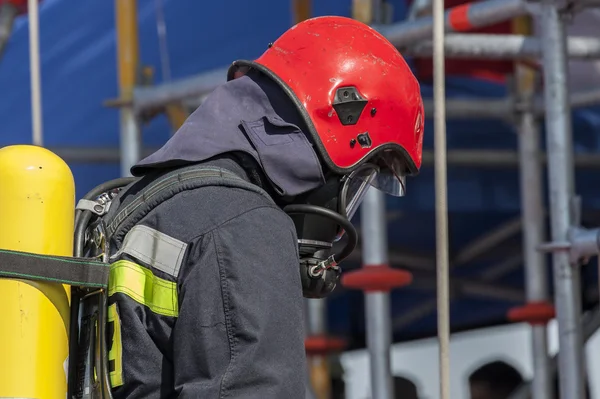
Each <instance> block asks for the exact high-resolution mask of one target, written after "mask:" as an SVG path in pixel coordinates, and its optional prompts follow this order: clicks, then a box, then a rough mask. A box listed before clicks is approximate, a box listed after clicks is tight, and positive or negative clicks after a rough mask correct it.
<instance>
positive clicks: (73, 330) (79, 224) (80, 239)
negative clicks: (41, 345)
mask: <svg viewBox="0 0 600 399" xmlns="http://www.w3.org/2000/svg"><path fill="white" fill-rule="evenodd" d="M135 180H136V178H133V177H121V178H118V179H114V180H109V181H107V182H105V183H102V184H99V185H98V186H96V187H94V188H93V189H92V190H90V191H89V192H88V193H87V194H86V195H84V196H83V199H86V200H89V201H93V200H95V199H96V198H98V197H99V196H100V195H102V194H103V193H105V192H107V191H111V190H115V189H118V188H121V187H125V186H127V185H129V184H131V183H133V182H134V181H135ZM92 215H93V213H92V212H91V211H88V210H81V209H77V210H75V232H74V240H73V241H74V242H73V255H74V256H75V257H83V256H84V248H85V232H86V229H87V227H88V224H89V222H90V220H91V219H92ZM83 295H84V292H83V291H82V290H81V289H79V288H77V287H71V325H70V328H69V337H70V339H69V370H68V391H69V395H68V397H69V398H73V397H74V395H75V393H76V392H75V390H76V387H77V379H76V373H77V349H78V344H79V343H78V333H79V325H78V322H77V321H78V319H79V302H80V300H81V298H82V297H83ZM102 306H106V304H101V307H102ZM100 311H101V315H105V314H106V311H104V312H102V309H100ZM101 345H103V344H102V342H101ZM103 348H104V345H103V346H102V347H101V349H103ZM100 355H101V356H103V357H104V356H105V354H104V353H103V351H102V350H101V351H100ZM101 375H103V376H104V377H103V381H102V383H103V385H105V387H104V390H103V391H104V392H105V395H107V397H108V398H110V397H111V394H110V386H108V392H107V387H106V384H107V383H108V381H107V379H108V374H107V373H106V372H104V371H103V372H102V373H101ZM106 392H107V393H106Z"/></svg>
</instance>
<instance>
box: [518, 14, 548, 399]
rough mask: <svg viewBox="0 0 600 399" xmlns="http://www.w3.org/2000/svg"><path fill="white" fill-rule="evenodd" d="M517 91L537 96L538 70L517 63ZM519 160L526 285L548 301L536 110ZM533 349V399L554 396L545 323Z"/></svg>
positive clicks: (522, 124)
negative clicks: (542, 247) (542, 251)
mask: <svg viewBox="0 0 600 399" xmlns="http://www.w3.org/2000/svg"><path fill="white" fill-rule="evenodd" d="M513 27H514V29H513V30H514V33H520V34H525V35H531V34H532V21H531V17H529V16H524V17H519V18H516V19H515V20H514V22H513ZM515 75H516V76H515V77H516V86H517V92H518V96H519V98H520V100H522V101H526V102H527V103H529V104H531V103H532V102H533V99H534V95H535V80H536V73H535V70H534V69H533V68H531V67H529V66H526V65H525V64H523V63H516V64H515ZM517 123H518V135H519V136H518V137H519V163H520V168H519V172H520V183H521V219H522V226H523V259H524V260H525V282H526V283H525V285H526V292H527V300H528V301H529V302H546V301H547V300H548V284H547V279H548V274H547V272H546V265H545V255H544V254H543V253H541V252H539V251H537V249H536V248H537V247H538V245H540V244H541V243H542V242H543V241H544V229H545V226H544V201H543V197H542V195H543V194H542V193H543V186H542V165H541V162H540V140H539V136H540V132H539V126H538V122H537V120H536V116H535V114H534V113H533V111H525V112H523V113H521V114H520V115H519V116H518V122H517ZM531 339H532V348H533V381H532V395H533V396H532V399H553V397H554V395H553V392H552V390H551V382H550V381H551V380H550V362H549V359H548V338H547V331H546V326H545V325H534V326H532V327H531Z"/></svg>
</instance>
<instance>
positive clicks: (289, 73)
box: [106, 17, 424, 399]
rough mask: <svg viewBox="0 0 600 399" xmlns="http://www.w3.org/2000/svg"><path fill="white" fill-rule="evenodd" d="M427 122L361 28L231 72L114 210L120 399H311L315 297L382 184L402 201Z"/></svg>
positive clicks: (416, 93) (299, 36)
mask: <svg viewBox="0 0 600 399" xmlns="http://www.w3.org/2000/svg"><path fill="white" fill-rule="evenodd" d="M423 118H424V115H423V104H422V100H421V96H420V89H419V84H418V82H417V80H416V79H415V77H414V76H413V74H412V73H411V71H410V69H409V67H408V65H407V64H406V62H405V61H404V59H403V58H402V56H401V55H400V53H399V52H398V51H397V50H396V49H395V48H394V46H393V45H392V44H391V43H389V42H388V41H387V40H386V39H385V38H384V37H383V36H382V35H380V34H379V33H378V32H376V31H375V30H373V29H371V28H370V27H368V26H367V25H364V24H362V23H360V22H357V21H355V20H352V19H348V18H343V17H319V18H313V19H309V20H306V21H304V22H301V23H299V24H298V25H296V26H294V27H293V28H291V29H289V30H288V31H287V32H285V33H284V34H283V35H282V36H281V37H279V38H278V39H277V40H276V41H275V42H274V43H272V44H270V45H269V46H268V49H266V51H265V52H264V54H263V55H262V56H261V57H260V58H258V59H257V60H255V61H243V60H241V61H236V62H234V63H233V64H232V66H231V68H230V70H229V73H228V79H227V83H225V84H223V85H221V86H220V87H218V88H217V89H216V90H214V92H212V93H211V94H210V96H208V98H207V99H206V100H205V101H204V102H203V104H202V105H201V106H200V107H199V108H198V109H197V110H196V111H195V112H193V113H192V114H191V116H190V117H189V118H188V119H187V121H186V122H185V123H184V124H183V125H182V127H181V128H180V129H179V130H178V131H177V132H176V133H175V134H174V135H173V137H172V138H171V139H170V140H169V141H168V142H167V143H166V144H165V145H164V146H163V147H162V148H161V149H159V150H158V151H157V152H155V153H154V154H152V155H150V156H148V157H147V158H145V159H143V160H142V161H140V162H139V163H138V164H136V165H135V166H133V167H132V169H131V172H132V174H133V175H134V176H140V179H139V180H137V181H136V182H135V183H133V184H132V185H130V186H128V187H127V188H126V189H124V190H123V191H122V192H121V194H120V195H119V196H118V197H117V198H116V199H115V201H114V202H113V203H112V204H111V207H110V211H109V213H108V214H107V219H106V226H107V231H108V232H109V233H110V235H109V237H110V240H109V253H110V255H111V256H110V262H111V269H110V281H109V290H108V294H109V299H108V322H109V334H108V335H109V342H108V363H109V371H110V385H111V387H112V394H113V396H114V398H167V397H180V398H232V399H233V398H245V399H252V398H256V399H258V398H260V399H267V398H273V399H275V398H277V399H281V398H285V399H295V398H304V395H305V382H306V381H307V376H306V360H305V352H304V336H305V334H304V329H303V325H304V323H303V297H310V298H322V297H325V296H326V295H327V294H328V293H329V292H331V291H332V290H333V288H334V287H335V284H336V281H337V279H338V278H339V274H340V267H339V262H341V261H342V260H343V259H344V258H345V257H346V256H348V254H349V253H350V252H351V251H352V249H353V248H354V246H355V245H356V241H357V240H356V231H355V230H354V227H353V226H352V224H351V223H350V222H349V219H351V218H352V215H353V214H354V212H355V211H356V209H357V207H358V205H359V204H360V201H361V198H362V195H363V194H364V193H365V191H366V190H367V188H369V187H375V188H377V189H379V190H382V191H384V192H386V193H388V194H391V195H394V196H401V195H403V194H404V189H405V178H406V177H407V176H409V175H414V174H416V173H417V172H418V170H419V168H420V166H421V151H422V139H423V121H424V119H423ZM193 176H195V177H194V178H193ZM194 179H195V180H194ZM159 193H160V194H159ZM133 214H135V215H137V216H132V215H133ZM334 244H335V245H334Z"/></svg>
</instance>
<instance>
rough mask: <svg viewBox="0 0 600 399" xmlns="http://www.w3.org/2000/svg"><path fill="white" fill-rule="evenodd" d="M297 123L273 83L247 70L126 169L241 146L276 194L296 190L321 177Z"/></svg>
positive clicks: (201, 157) (137, 172)
mask: <svg viewBox="0 0 600 399" xmlns="http://www.w3.org/2000/svg"><path fill="white" fill-rule="evenodd" d="M302 128H303V122H302V119H301V117H300V115H299V114H298V111H297V110H296V108H295V106H294V104H293V103H292V102H291V101H290V100H289V98H288V97H287V95H286V94H285V93H284V92H283V91H281V89H280V88H279V87H278V86H277V84H275V83H274V82H272V81H270V80H269V79H268V78H267V77H265V76H264V75H260V74H259V73H258V72H250V73H249V74H248V75H246V76H243V77H241V78H238V79H235V80H232V81H230V82H227V83H226V84H224V85H222V86H220V87H218V88H217V89H215V90H214V91H213V92H212V93H211V94H210V95H209V96H208V98H206V100H205V101H204V102H203V103H202V105H201V106H200V107H199V108H198V109H197V110H196V111H194V113H192V115H190V117H189V118H188V119H187V120H186V121H185V123H184V124H183V125H182V126H181V128H180V129H179V130H178V131H177V132H176V133H175V134H174V135H173V137H171V139H170V140H169V141H167V143H166V144H165V145H164V146H163V147H162V148H161V149H159V150H158V151H156V152H155V153H154V154H152V155H150V156H148V157H147V158H145V159H143V160H142V161H140V162H138V163H137V164H136V165H134V166H133V167H132V168H131V173H132V174H133V175H134V176H141V175H144V174H146V173H148V172H151V171H155V170H157V169H161V168H171V167H174V166H183V165H187V164H190V163H197V162H202V161H206V160H208V159H210V158H213V157H216V156H218V155H222V154H225V153H230V152H238V151H241V152H244V153H247V154H249V155H250V156H252V157H253V158H254V159H255V160H256V162H257V163H258V164H259V165H260V167H261V168H262V170H263V172H264V173H265V175H266V176H267V178H268V179H269V180H270V183H271V185H272V186H273V189H274V190H275V191H276V192H277V193H278V194H279V195H282V196H295V195H299V194H302V193H306V192H308V191H311V190H314V189H316V188H318V187H320V186H322V185H323V184H324V182H325V179H324V177H323V170H322V167H321V164H320V162H319V159H318V158H317V155H316V153H315V151H314V149H313V146H312V144H311V143H310V142H309V141H308V139H307V136H306V135H305V134H304V133H303V131H302Z"/></svg>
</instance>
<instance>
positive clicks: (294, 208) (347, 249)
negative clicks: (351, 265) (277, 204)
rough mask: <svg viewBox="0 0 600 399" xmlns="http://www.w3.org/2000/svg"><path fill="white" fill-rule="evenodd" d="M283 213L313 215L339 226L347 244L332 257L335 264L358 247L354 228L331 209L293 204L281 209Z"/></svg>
mask: <svg viewBox="0 0 600 399" xmlns="http://www.w3.org/2000/svg"><path fill="white" fill-rule="evenodd" d="M283 211H284V212H285V213H287V214H289V215H292V214H313V215H318V216H322V217H325V218H328V219H332V220H333V221H335V222H336V223H337V224H338V225H340V226H341V227H342V228H343V229H344V230H345V231H346V234H347V235H348V242H347V243H346V245H345V246H344V248H343V249H342V250H341V251H340V252H339V253H337V254H335V255H334V259H335V261H336V262H337V263H340V262H341V261H343V260H344V259H346V258H347V257H348V256H349V255H350V254H351V253H352V251H354V248H356V245H358V233H357V232H356V228H354V225H353V224H352V223H351V222H350V221H349V220H348V219H347V218H346V217H344V216H342V215H340V214H339V213H337V212H335V211H332V210H331V209H327V208H323V207H321V206H315V205H308V204H294V205H288V206H286V207H284V208H283Z"/></svg>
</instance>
